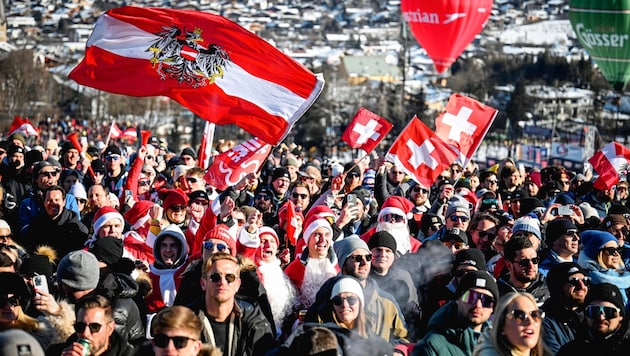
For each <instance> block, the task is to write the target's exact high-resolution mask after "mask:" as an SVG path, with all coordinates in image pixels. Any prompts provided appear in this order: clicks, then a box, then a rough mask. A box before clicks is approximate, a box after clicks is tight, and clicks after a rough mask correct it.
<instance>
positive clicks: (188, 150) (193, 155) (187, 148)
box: [179, 147, 197, 159]
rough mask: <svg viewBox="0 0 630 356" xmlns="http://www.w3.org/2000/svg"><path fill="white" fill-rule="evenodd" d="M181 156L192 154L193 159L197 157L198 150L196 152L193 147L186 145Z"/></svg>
mask: <svg viewBox="0 0 630 356" xmlns="http://www.w3.org/2000/svg"><path fill="white" fill-rule="evenodd" d="M179 156H180V157H181V156H190V157H192V159H197V152H195V150H193V149H192V148H191V147H186V148H184V149H183V150H182V153H181V154H180V155H179Z"/></svg>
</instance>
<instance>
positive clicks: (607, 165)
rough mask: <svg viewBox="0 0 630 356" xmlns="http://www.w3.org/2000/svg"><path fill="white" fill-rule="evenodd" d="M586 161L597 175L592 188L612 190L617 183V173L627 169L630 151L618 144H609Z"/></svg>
mask: <svg viewBox="0 0 630 356" xmlns="http://www.w3.org/2000/svg"><path fill="white" fill-rule="evenodd" d="M588 161H589V163H590V164H591V165H592V166H593V170H595V171H596V172H597V173H599V177H598V178H597V179H596V180H595V182H594V183H593V187H595V188H597V189H599V190H608V189H612V187H613V186H615V184H617V183H618V182H619V173H620V172H621V171H622V170H624V169H627V168H628V162H629V161H630V149H628V148H626V147H625V146H624V145H622V144H620V143H617V142H611V143H609V144H607V145H606V146H604V148H602V149H601V150H600V151H597V153H595V154H594V155H593V157H591V158H589V160H588Z"/></svg>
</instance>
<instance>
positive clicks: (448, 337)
mask: <svg viewBox="0 0 630 356" xmlns="http://www.w3.org/2000/svg"><path fill="white" fill-rule="evenodd" d="M489 326H490V324H489V323H488V322H485V323H484V325H483V326H482V332H483V331H484V330H485V329H486V328H488V327H489ZM478 338H479V333H478V332H476V331H474V330H473V329H472V328H471V327H470V326H469V325H468V324H467V323H466V321H465V319H464V318H463V317H462V316H461V315H459V311H458V309H457V302H456V301H451V302H449V303H447V304H445V305H444V306H443V307H442V308H440V309H438V311H437V312H435V314H433V317H432V318H431V320H430V321H429V325H428V331H427V334H426V335H425V336H424V338H422V339H421V340H420V341H418V343H417V344H416V346H415V347H414V349H413V353H412V355H413V356H428V355H435V356H438V355H439V356H446V355H452V356H469V355H472V353H473V349H474V348H475V345H476V344H477V339H478Z"/></svg>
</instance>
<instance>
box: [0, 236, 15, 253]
mask: <svg viewBox="0 0 630 356" xmlns="http://www.w3.org/2000/svg"><path fill="white" fill-rule="evenodd" d="M9 237H11V235H9ZM5 248H6V249H9V250H14V251H17V250H18V248H17V246H15V245H9V244H5V243H0V249H5Z"/></svg>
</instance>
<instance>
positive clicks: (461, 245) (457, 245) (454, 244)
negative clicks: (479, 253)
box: [443, 241, 466, 250]
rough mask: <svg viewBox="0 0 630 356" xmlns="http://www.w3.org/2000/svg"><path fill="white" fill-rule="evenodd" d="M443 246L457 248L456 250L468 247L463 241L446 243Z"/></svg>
mask: <svg viewBox="0 0 630 356" xmlns="http://www.w3.org/2000/svg"><path fill="white" fill-rule="evenodd" d="M443 244H444V246H446V247H448V248H453V247H455V249H456V250H461V249H463V248H464V247H466V243H465V242H462V241H444V242H443Z"/></svg>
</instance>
